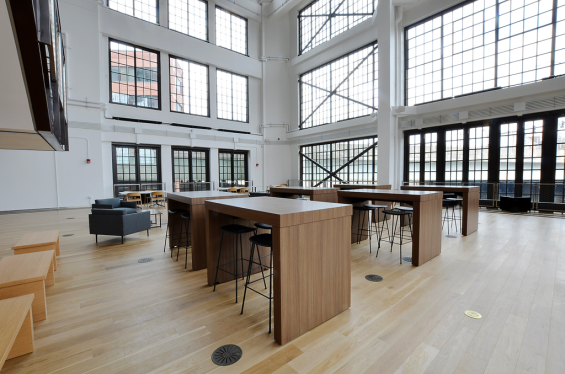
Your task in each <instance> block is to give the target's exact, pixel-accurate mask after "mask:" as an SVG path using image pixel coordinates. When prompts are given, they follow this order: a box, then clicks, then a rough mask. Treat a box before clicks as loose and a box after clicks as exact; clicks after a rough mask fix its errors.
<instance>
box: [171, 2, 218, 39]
mask: <svg viewBox="0 0 565 374" xmlns="http://www.w3.org/2000/svg"><path fill="white" fill-rule="evenodd" d="M169 29H171V30H175V31H179V32H182V33H183V34H187V35H190V36H193V37H195V38H198V39H202V40H208V2H207V1H203V0H169Z"/></svg>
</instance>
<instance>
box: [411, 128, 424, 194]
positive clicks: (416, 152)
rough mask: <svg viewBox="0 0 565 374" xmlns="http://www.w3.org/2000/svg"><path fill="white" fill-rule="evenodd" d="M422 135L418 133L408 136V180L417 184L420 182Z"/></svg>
mask: <svg viewBox="0 0 565 374" xmlns="http://www.w3.org/2000/svg"><path fill="white" fill-rule="evenodd" d="M421 142H422V136H421V135H420V134H417V135H410V136H409V137H408V182H409V183H410V184H417V183H419V182H420V156H421V155H420V152H421V149H420V144H421Z"/></svg>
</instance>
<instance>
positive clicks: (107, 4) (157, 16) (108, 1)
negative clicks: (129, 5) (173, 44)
mask: <svg viewBox="0 0 565 374" xmlns="http://www.w3.org/2000/svg"><path fill="white" fill-rule="evenodd" d="M133 5H134V7H133V12H134V14H131V15H130V14H127V13H124V12H120V11H119V10H117V9H112V8H110V0H106V6H107V7H108V9H111V10H113V11H115V12H118V13H120V14H125V15H126V16H129V17H133V18H135V19H139V20H141V21H144V22H148V23H150V24H152V25H160V24H161V23H160V22H159V0H155V13H156V15H155V17H156V21H155V23H153V22H151V21H147V20H145V19H143V18H139V17H136V16H135V0H134V1H133Z"/></svg>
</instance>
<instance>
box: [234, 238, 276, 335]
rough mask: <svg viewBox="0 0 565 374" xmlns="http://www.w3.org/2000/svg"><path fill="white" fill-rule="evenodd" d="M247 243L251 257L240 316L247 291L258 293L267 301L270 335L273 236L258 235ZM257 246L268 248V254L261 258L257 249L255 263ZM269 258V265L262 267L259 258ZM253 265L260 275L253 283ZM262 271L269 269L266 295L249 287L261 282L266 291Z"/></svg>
mask: <svg viewBox="0 0 565 374" xmlns="http://www.w3.org/2000/svg"><path fill="white" fill-rule="evenodd" d="M249 241H250V242H251V255H250V256H249V267H248V268H247V280H246V282H245V291H244V292H243V303H242V304H241V314H243V308H244V307H245V295H247V289H250V290H251V291H253V292H256V293H258V294H259V295H261V296H263V297H265V298H267V299H269V334H270V333H271V310H272V302H273V236H272V235H271V234H259V235H255V236H252V237H250V238H249ZM256 246H259V247H267V248H270V249H271V251H270V254H268V255H265V256H261V253H260V252H259V249H257V257H258V260H259V262H256V261H255V259H254V257H253V255H254V254H255V247H256ZM267 256H269V257H270V263H271V264H270V265H269V266H267V265H263V262H262V261H261V258H264V257H267ZM253 264H255V265H259V267H260V268H261V274H262V277H261V278H259V279H256V280H254V281H251V273H252V272H253V270H256V269H257V267H255V268H253ZM263 269H269V275H267V277H268V278H269V294H268V295H266V294H264V293H261V292H259V291H257V290H255V289H253V288H252V287H250V286H249V285H250V284H252V283H255V282H258V281H260V280H263V284H264V285H265V289H267V283H266V282H265V278H266V277H265V273H264V272H263Z"/></svg>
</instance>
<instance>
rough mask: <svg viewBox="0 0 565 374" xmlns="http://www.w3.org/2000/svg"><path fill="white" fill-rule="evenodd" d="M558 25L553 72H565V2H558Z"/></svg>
mask: <svg viewBox="0 0 565 374" xmlns="http://www.w3.org/2000/svg"><path fill="white" fill-rule="evenodd" d="M556 18H557V25H556V27H555V47H554V49H555V67H554V71H553V74H554V75H562V74H565V2H563V1H559V2H558V3H557V17H556Z"/></svg>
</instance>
